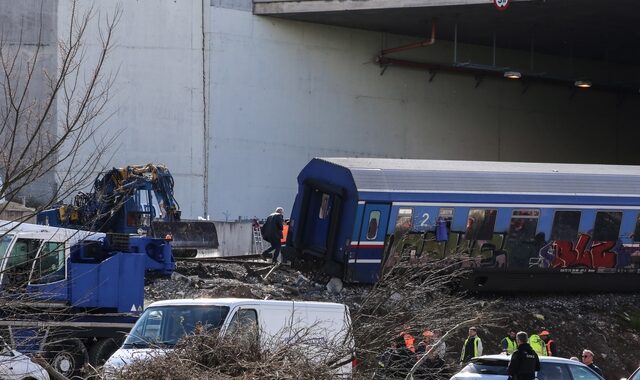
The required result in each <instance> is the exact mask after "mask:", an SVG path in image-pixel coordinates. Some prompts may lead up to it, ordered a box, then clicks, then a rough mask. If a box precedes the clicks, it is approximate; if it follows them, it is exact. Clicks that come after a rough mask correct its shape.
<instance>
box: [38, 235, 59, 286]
mask: <svg viewBox="0 0 640 380" xmlns="http://www.w3.org/2000/svg"><path fill="white" fill-rule="evenodd" d="M65 266H66V258H65V254H64V243H58V242H51V241H49V242H46V243H44V245H43V247H42V251H40V255H38V258H37V259H36V262H35V265H34V266H33V274H32V275H31V283H32V284H49V283H52V282H56V281H60V280H64V278H65Z"/></svg>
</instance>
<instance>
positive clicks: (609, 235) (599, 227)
mask: <svg viewBox="0 0 640 380" xmlns="http://www.w3.org/2000/svg"><path fill="white" fill-rule="evenodd" d="M621 222H622V212H620V211H599V212H598V213H596V224H595V225H594V226H593V240H594V241H616V240H618V236H619V233H620V223H621Z"/></svg>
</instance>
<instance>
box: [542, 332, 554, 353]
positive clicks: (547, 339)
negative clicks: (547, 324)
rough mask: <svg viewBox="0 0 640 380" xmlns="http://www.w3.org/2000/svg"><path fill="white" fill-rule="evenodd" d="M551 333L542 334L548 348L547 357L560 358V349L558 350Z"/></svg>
mask: <svg viewBox="0 0 640 380" xmlns="http://www.w3.org/2000/svg"><path fill="white" fill-rule="evenodd" d="M550 335H551V333H550V332H549V331H547V330H543V331H542V332H541V333H540V338H541V339H542V341H543V342H544V343H545V345H546V346H547V356H558V349H557V348H556V341H555V340H553V339H551V336H550Z"/></svg>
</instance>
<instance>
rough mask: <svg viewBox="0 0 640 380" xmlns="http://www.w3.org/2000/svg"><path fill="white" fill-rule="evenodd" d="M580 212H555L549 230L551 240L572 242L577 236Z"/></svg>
mask: <svg viewBox="0 0 640 380" xmlns="http://www.w3.org/2000/svg"><path fill="white" fill-rule="evenodd" d="M581 214H582V213H581V212H580V211H556V214H555V215H554V217H553V227H552V228H551V240H568V241H574V240H575V239H576V237H577V236H578V226H579V225H580V216H581Z"/></svg>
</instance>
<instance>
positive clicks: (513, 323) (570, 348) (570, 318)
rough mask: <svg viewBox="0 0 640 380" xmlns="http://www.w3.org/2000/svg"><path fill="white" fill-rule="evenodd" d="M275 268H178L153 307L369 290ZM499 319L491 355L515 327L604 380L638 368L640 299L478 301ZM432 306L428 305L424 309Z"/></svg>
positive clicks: (489, 344)
mask: <svg viewBox="0 0 640 380" xmlns="http://www.w3.org/2000/svg"><path fill="white" fill-rule="evenodd" d="M268 270H269V268H264V267H260V266H256V265H251V264H242V265H240V264H226V263H225V264H218V263H216V264H198V263H179V267H178V270H177V273H176V274H174V276H173V277H172V278H171V279H157V280H155V281H153V282H152V283H150V284H149V285H147V287H146V297H147V302H151V301H155V300H160V299H170V298H191V297H195V298H198V297H243V298H256V299H265V298H268V299H298V300H313V301H328V302H342V303H345V304H347V305H349V306H350V307H351V308H352V309H356V308H358V307H359V305H360V304H361V302H362V300H363V298H364V296H365V295H366V292H367V291H368V287H366V286H345V287H343V288H340V287H339V286H337V287H336V286H333V287H329V289H328V288H327V286H325V285H324V284H318V283H315V282H313V281H311V280H309V279H308V278H307V277H305V276H304V275H302V274H300V273H299V272H297V271H295V270H292V269H290V268H288V267H281V268H278V269H277V270H276V271H274V272H273V273H271V274H270V275H269V277H268V279H267V280H263V279H262V276H264V275H265V274H266V273H267V272H268ZM474 297H477V298H479V299H480V300H483V301H486V304H487V305H488V306H487V308H488V309H490V310H491V311H492V312H494V313H495V315H496V320H495V321H494V322H493V323H490V324H488V325H486V326H482V325H480V326H478V328H479V335H480V336H481V337H482V339H483V344H484V352H485V353H486V354H491V353H499V352H500V347H499V344H500V340H501V339H502V338H503V337H504V336H505V335H506V334H507V332H508V330H509V329H510V328H514V329H516V330H523V331H526V332H528V333H533V332H540V331H541V330H542V329H546V330H548V331H550V332H551V334H552V338H553V339H554V340H555V341H556V343H557V345H558V350H559V354H560V356H563V357H567V358H568V357H571V356H576V357H580V354H581V352H582V350H583V349H585V348H587V349H590V350H592V351H593V352H594V353H595V357H596V360H595V362H596V364H597V365H598V366H600V367H601V368H602V369H603V371H604V372H605V377H606V379H615V380H618V379H620V378H621V377H626V376H628V375H629V374H630V373H631V372H632V371H633V370H634V369H635V368H637V367H638V366H640V295H635V294H598V295H549V294H547V295H518V296H503V295H480V296H474ZM425 307H428V305H425ZM465 335H466V331H460V332H459V333H457V334H456V335H455V336H454V338H451V339H449V340H448V341H447V342H446V343H447V359H448V362H449V363H451V365H454V364H453V363H456V362H457V359H458V357H459V350H460V347H461V345H462V342H463V341H464V338H465Z"/></svg>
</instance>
